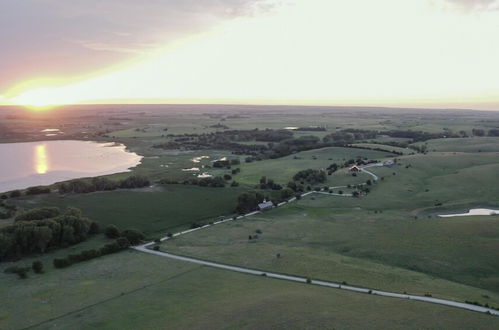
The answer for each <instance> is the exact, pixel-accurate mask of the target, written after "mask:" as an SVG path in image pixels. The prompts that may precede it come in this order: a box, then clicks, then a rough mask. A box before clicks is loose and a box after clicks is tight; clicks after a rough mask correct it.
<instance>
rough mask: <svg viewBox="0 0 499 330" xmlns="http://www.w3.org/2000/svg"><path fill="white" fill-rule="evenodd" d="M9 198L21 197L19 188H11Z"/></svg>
mask: <svg viewBox="0 0 499 330" xmlns="http://www.w3.org/2000/svg"><path fill="white" fill-rule="evenodd" d="M9 197H10V198H17V197H21V191H20V190H12V191H11V192H10V194H9Z"/></svg>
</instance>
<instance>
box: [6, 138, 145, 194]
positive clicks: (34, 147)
mask: <svg viewBox="0 0 499 330" xmlns="http://www.w3.org/2000/svg"><path fill="white" fill-rule="evenodd" d="M0 155H2V158H3V159H4V162H3V163H2V164H0V192H2V193H3V192H8V191H12V190H17V189H26V188H29V187H33V186H48V185H52V184H55V183H58V182H64V181H68V180H73V179H79V178H91V177H98V176H103V175H111V174H116V173H124V172H130V171H131V170H132V169H133V168H135V167H137V166H138V165H140V164H141V163H142V161H143V158H144V157H143V156H142V155H139V154H137V153H136V152H132V151H130V150H129V149H128V147H127V146H126V145H125V144H123V143H120V142H115V141H87V140H65V139H61V140H50V139H49V140H44V141H36V142H33V141H30V142H15V143H0Z"/></svg>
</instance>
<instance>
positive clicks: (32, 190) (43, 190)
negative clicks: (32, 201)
mask: <svg viewBox="0 0 499 330" xmlns="http://www.w3.org/2000/svg"><path fill="white" fill-rule="evenodd" d="M40 194H50V188H49V187H42V186H36V187H29V188H28V189H26V196H32V195H40Z"/></svg>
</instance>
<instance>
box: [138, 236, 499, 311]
mask: <svg viewBox="0 0 499 330" xmlns="http://www.w3.org/2000/svg"><path fill="white" fill-rule="evenodd" d="M166 239H168V238H166ZM153 244H154V242H151V243H147V244H144V245H140V246H134V247H132V248H133V249H135V250H137V251H140V252H145V253H150V254H154V255H157V256H160V257H164V258H170V259H175V260H180V261H185V262H191V263H195V264H198V265H203V266H209V267H214V268H219V269H225V270H230V271H233V272H238V273H244V274H250V275H258V276H266V277H270V278H276V279H280V280H286V281H292V282H299V283H307V278H305V277H300V276H294V275H284V274H279V273H272V272H265V271H261V270H257V269H251V268H245V267H238V266H231V265H225V264H221V263H217V262H212V261H206V260H202V259H197V258H191V257H184V256H180V255H177V254H172V253H168V252H162V251H155V250H151V249H148V246H151V245H153ZM310 284H313V285H319V286H324V287H329V288H335V289H340V290H347V291H353V292H358V293H365V294H373V295H378V296H383V297H390V298H399V299H409V300H417V301H422V302H427V303H433V304H439V305H444V306H450V307H457V308H461V309H467V310H470V311H473V312H480V313H487V314H490V315H496V316H499V311H497V310H495V309H492V308H486V307H481V306H476V305H471V304H466V303H462V302H458V301H453V300H447V299H440V298H432V297H423V296H417V295H411V294H401V293H395V292H389V291H381V290H374V289H369V288H361V287H357V286H351V285H343V284H340V283H335V282H328V281H320V280H310Z"/></svg>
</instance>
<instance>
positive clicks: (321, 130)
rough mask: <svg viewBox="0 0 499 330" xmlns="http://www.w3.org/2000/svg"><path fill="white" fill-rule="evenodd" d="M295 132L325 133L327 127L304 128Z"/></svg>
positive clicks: (299, 128)
mask: <svg viewBox="0 0 499 330" xmlns="http://www.w3.org/2000/svg"><path fill="white" fill-rule="evenodd" d="M295 131H300V132H325V131H326V127H324V126H302V127H298V128H296V129H295Z"/></svg>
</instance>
